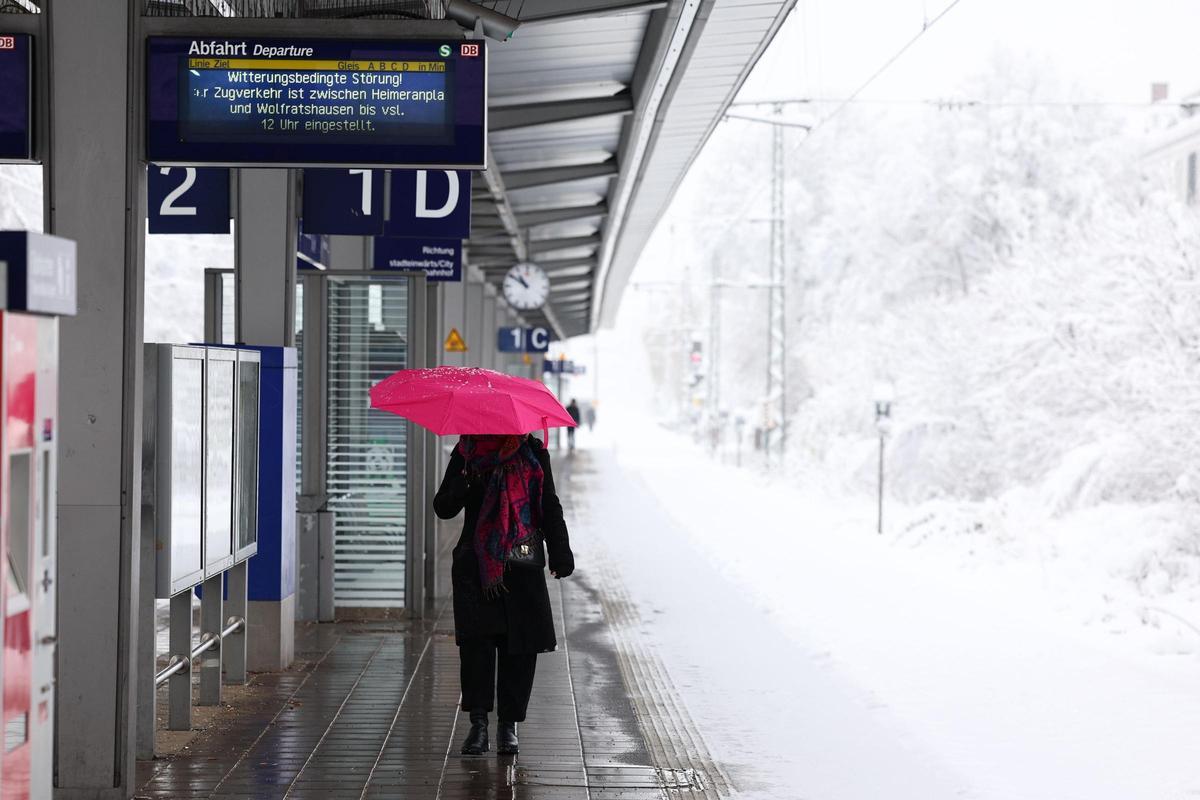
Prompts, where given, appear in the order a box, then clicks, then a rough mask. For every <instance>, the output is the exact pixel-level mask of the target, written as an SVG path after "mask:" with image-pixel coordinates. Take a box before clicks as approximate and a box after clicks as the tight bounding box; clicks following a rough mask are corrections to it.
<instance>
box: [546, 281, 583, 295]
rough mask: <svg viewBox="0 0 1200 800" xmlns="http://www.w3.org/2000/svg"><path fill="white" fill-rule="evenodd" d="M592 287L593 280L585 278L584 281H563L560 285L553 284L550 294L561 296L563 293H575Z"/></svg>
mask: <svg viewBox="0 0 1200 800" xmlns="http://www.w3.org/2000/svg"><path fill="white" fill-rule="evenodd" d="M591 285H592V281H591V278H584V279H583V280H570V281H562V282H560V283H551V284H550V292H551V294H561V293H562V292H574V291H577V290H579V289H588V288H589V287H591Z"/></svg>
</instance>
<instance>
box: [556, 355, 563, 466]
mask: <svg viewBox="0 0 1200 800" xmlns="http://www.w3.org/2000/svg"><path fill="white" fill-rule="evenodd" d="M563 363H564V362H563V361H562V359H559V362H558V402H560V403H561V402H562V401H563V374H562V368H563ZM562 437H563V429H562V428H555V429H554V449H555V450H562Z"/></svg>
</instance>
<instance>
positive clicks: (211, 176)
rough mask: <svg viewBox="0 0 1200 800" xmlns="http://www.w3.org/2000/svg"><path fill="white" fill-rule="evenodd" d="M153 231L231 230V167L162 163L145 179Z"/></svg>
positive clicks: (193, 231)
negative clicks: (169, 165)
mask: <svg viewBox="0 0 1200 800" xmlns="http://www.w3.org/2000/svg"><path fill="white" fill-rule="evenodd" d="M146 195H147V201H148V203H147V205H148V208H147V217H148V218H149V222H150V233H229V170H227V169H222V168H218V167H159V166H157V165H154V164H151V165H150V168H149V171H148V174H147V182H146Z"/></svg>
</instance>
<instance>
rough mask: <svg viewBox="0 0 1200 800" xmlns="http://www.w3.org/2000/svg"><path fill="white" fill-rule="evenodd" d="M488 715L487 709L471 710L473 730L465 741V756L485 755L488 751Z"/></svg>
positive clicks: (463, 748)
mask: <svg viewBox="0 0 1200 800" xmlns="http://www.w3.org/2000/svg"><path fill="white" fill-rule="evenodd" d="M487 729H488V715H487V712H486V711H472V712H471V730H470V732H469V733H467V738H466V740H464V741H463V746H462V753H463V755H464V756H478V755H483V754H484V753H486V752H487V751H488V732H487Z"/></svg>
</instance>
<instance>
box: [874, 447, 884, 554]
mask: <svg viewBox="0 0 1200 800" xmlns="http://www.w3.org/2000/svg"><path fill="white" fill-rule="evenodd" d="M884 439H885V436H884V434H883V431H880V432H879V525H878V528H877V530H876V533H880V534H882V533H883V442H884Z"/></svg>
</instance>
